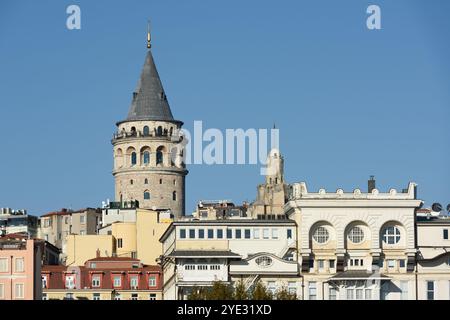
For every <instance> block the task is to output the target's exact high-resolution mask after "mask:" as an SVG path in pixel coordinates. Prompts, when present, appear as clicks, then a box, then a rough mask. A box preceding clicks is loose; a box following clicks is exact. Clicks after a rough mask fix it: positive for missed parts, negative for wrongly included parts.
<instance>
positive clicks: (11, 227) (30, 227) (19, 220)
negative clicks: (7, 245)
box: [0, 208, 38, 238]
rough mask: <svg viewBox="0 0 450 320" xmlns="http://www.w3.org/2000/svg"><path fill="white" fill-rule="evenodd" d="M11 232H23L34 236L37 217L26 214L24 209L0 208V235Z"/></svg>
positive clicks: (36, 229)
mask: <svg viewBox="0 0 450 320" xmlns="http://www.w3.org/2000/svg"><path fill="white" fill-rule="evenodd" d="M12 233H24V234H27V235H29V236H30V237H33V238H34V237H36V236H37V233H38V217H36V216H32V215H29V214H27V211H26V210H12V209H11V208H1V209H0V236H1V235H6V234H12Z"/></svg>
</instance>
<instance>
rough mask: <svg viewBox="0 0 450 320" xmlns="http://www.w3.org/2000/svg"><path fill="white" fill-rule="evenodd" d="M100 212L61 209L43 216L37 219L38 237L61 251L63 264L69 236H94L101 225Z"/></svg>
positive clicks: (88, 209) (95, 210)
mask: <svg viewBox="0 0 450 320" xmlns="http://www.w3.org/2000/svg"><path fill="white" fill-rule="evenodd" d="M101 216H102V213H101V210H100V209H94V208H86V209H81V210H77V211H71V210H67V209H62V210H61V211H55V212H50V213H47V214H44V215H42V216H41V217H40V219H39V222H40V224H39V229H38V237H39V238H41V239H44V240H46V241H48V242H50V243H51V244H53V245H55V246H56V247H58V248H59V249H61V250H62V255H61V261H62V262H65V259H66V255H65V253H66V252H67V247H66V246H67V237H68V236H69V235H74V234H78V235H94V234H97V230H98V228H99V226H100V223H101Z"/></svg>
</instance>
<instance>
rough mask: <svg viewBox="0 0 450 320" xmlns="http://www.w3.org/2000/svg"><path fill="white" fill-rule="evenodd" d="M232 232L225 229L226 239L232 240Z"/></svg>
mask: <svg viewBox="0 0 450 320" xmlns="http://www.w3.org/2000/svg"><path fill="white" fill-rule="evenodd" d="M232 232H233V230H231V229H227V239H232V238H233V233H232Z"/></svg>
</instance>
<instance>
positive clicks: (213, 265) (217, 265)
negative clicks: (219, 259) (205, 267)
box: [209, 264, 220, 270]
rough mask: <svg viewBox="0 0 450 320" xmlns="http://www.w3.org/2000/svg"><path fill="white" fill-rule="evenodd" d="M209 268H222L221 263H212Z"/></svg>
mask: <svg viewBox="0 0 450 320" xmlns="http://www.w3.org/2000/svg"><path fill="white" fill-rule="evenodd" d="M209 270H220V264H212V265H210V266H209Z"/></svg>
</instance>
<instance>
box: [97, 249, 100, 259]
mask: <svg viewBox="0 0 450 320" xmlns="http://www.w3.org/2000/svg"><path fill="white" fill-rule="evenodd" d="M97 258H100V249H98V248H97Z"/></svg>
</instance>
